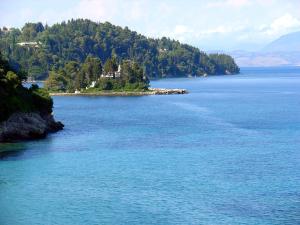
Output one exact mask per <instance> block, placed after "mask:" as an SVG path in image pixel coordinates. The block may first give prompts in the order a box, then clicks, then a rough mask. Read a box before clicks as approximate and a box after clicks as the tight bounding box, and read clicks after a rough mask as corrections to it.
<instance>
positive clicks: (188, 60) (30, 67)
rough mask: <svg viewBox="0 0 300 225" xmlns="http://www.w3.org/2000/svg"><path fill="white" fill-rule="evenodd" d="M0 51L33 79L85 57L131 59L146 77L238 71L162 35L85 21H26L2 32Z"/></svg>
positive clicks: (226, 62) (218, 58)
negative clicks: (154, 36)
mask: <svg viewBox="0 0 300 225" xmlns="http://www.w3.org/2000/svg"><path fill="white" fill-rule="evenodd" d="M0 50H1V51H2V52H3V54H4V55H5V56H6V57H7V58H8V59H9V60H10V63H11V65H12V66H13V68H14V69H15V70H17V71H19V70H20V68H22V69H23V70H26V71H28V73H29V75H30V76H33V77H34V78H37V79H41V78H45V77H47V76H48V73H49V71H57V70H59V69H60V68H65V67H67V65H66V64H68V63H69V62H72V63H75V62H76V63H77V64H79V65H80V64H81V63H84V62H85V61H86V59H87V57H88V56H89V55H90V56H92V57H94V58H99V59H100V60H101V62H106V61H107V60H108V59H110V58H116V60H117V61H118V62H121V61H123V60H132V61H135V62H137V63H138V64H139V65H140V66H141V67H142V69H143V71H144V74H146V75H147V76H148V77H149V78H162V77H179V76H189V75H193V76H195V75H197V76H200V75H204V74H229V73H231V74H234V73H239V68H238V66H237V65H236V64H235V62H234V60H233V59H232V58H231V57H230V56H228V55H224V54H222V55H207V54H206V53H204V52H202V51H200V50H199V49H198V48H195V47H192V46H190V45H186V44H181V43H179V42H178V41H175V40H170V39H168V38H165V37H164V38H161V39H153V38H147V37H145V36H143V35H140V34H138V33H136V32H134V31H131V30H129V29H128V28H127V27H125V28H121V27H119V26H114V25H112V24H110V23H108V22H106V23H95V22H92V21H90V20H83V19H77V20H73V19H72V20H70V21H68V22H62V23H60V24H55V25H53V26H47V25H45V26H44V25H43V24H42V23H27V24H25V26H24V27H23V28H22V29H21V30H20V29H16V28H12V29H0ZM104 69H105V68H104ZM68 76H69V75H68Z"/></svg>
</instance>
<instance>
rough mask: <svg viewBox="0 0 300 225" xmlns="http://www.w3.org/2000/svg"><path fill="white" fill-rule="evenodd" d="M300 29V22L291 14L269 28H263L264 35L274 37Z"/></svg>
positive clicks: (280, 18)
mask: <svg viewBox="0 0 300 225" xmlns="http://www.w3.org/2000/svg"><path fill="white" fill-rule="evenodd" d="M297 29H300V20H299V19H298V18H296V17H294V16H292V15H290V14H285V15H283V16H281V17H279V18H277V19H275V20H274V21H273V22H272V23H271V24H270V25H269V26H261V27H260V30H261V31H263V33H264V34H266V35H270V36H274V35H279V34H283V33H286V32H290V31H293V30H297Z"/></svg>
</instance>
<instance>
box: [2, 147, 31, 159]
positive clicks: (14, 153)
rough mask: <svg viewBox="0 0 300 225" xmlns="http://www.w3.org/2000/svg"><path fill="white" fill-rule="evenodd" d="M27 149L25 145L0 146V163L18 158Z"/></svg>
mask: <svg viewBox="0 0 300 225" xmlns="http://www.w3.org/2000/svg"><path fill="white" fill-rule="evenodd" d="M27 149H28V147H27V146H26V144H25V143H5V144H0V161H1V160H7V159H8V158H9V159H11V158H15V157H20V156H22V155H23V154H24V152H25V151H26V150H27Z"/></svg>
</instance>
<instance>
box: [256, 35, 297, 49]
mask: <svg viewBox="0 0 300 225" xmlns="http://www.w3.org/2000/svg"><path fill="white" fill-rule="evenodd" d="M262 51H263V52H298V51H299V52H300V31H299V32H295V33H290V34H286V35H283V36H281V37H280V38H278V39H276V40H275V41H273V42H271V43H270V44H268V45H267V46H266V47H265V48H263V50H262Z"/></svg>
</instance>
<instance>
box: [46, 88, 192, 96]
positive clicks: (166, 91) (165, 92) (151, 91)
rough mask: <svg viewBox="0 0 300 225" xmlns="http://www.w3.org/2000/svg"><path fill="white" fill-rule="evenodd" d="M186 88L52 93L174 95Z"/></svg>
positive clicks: (183, 92) (80, 94) (65, 94)
mask: <svg viewBox="0 0 300 225" xmlns="http://www.w3.org/2000/svg"><path fill="white" fill-rule="evenodd" d="M187 93H188V91H187V90H186V89H166V88H149V89H148V90H147V91H119V92H118V91H101V92H82V93H64V92H58V93H50V95H51V96H144V95H173V94H187Z"/></svg>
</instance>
